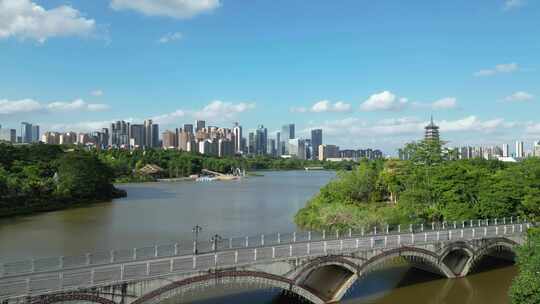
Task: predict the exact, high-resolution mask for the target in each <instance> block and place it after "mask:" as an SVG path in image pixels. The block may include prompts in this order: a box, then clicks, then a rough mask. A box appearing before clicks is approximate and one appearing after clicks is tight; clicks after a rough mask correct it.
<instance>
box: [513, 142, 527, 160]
mask: <svg viewBox="0 0 540 304" xmlns="http://www.w3.org/2000/svg"><path fill="white" fill-rule="evenodd" d="M515 157H516V158H523V157H525V154H524V153H523V142H522V141H519V140H518V141H516V155H515Z"/></svg>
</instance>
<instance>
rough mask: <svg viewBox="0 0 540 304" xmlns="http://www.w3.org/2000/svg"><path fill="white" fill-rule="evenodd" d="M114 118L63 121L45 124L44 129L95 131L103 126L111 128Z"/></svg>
mask: <svg viewBox="0 0 540 304" xmlns="http://www.w3.org/2000/svg"><path fill="white" fill-rule="evenodd" d="M113 122H114V121H113V120H110V121H82V122H77V123H62V124H52V125H47V124H43V129H44V130H52V131H56V132H70V131H73V132H93V131H97V130H101V129H102V128H109V127H110V126H111V123H113Z"/></svg>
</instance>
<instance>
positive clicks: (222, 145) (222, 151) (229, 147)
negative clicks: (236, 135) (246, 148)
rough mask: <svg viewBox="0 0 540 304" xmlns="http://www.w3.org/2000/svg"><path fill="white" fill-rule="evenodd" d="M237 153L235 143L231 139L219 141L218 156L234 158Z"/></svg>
mask: <svg viewBox="0 0 540 304" xmlns="http://www.w3.org/2000/svg"><path fill="white" fill-rule="evenodd" d="M234 153H235V150H234V142H232V141H231V140H229V139H225V138H221V139H219V140H218V156H219V157H227V156H233V155H234Z"/></svg>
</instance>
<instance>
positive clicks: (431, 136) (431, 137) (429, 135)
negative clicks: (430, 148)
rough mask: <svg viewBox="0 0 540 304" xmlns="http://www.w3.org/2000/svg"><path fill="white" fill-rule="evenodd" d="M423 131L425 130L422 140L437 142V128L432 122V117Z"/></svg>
mask: <svg viewBox="0 0 540 304" xmlns="http://www.w3.org/2000/svg"><path fill="white" fill-rule="evenodd" d="M424 129H425V130H426V131H425V135H424V140H426V141H439V139H440V138H439V126H437V125H435V123H434V122H433V116H431V122H430V123H429V124H428V125H427V126H426V127H425V128H424Z"/></svg>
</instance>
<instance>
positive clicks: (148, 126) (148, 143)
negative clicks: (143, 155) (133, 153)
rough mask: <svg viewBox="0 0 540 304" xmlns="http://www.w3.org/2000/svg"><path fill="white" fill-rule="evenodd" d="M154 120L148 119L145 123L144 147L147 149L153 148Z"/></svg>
mask: <svg viewBox="0 0 540 304" xmlns="http://www.w3.org/2000/svg"><path fill="white" fill-rule="evenodd" d="M152 142H153V139H152V120H151V119H147V120H145V121H144V141H143V144H142V146H143V147H145V148H149V147H152Z"/></svg>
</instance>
